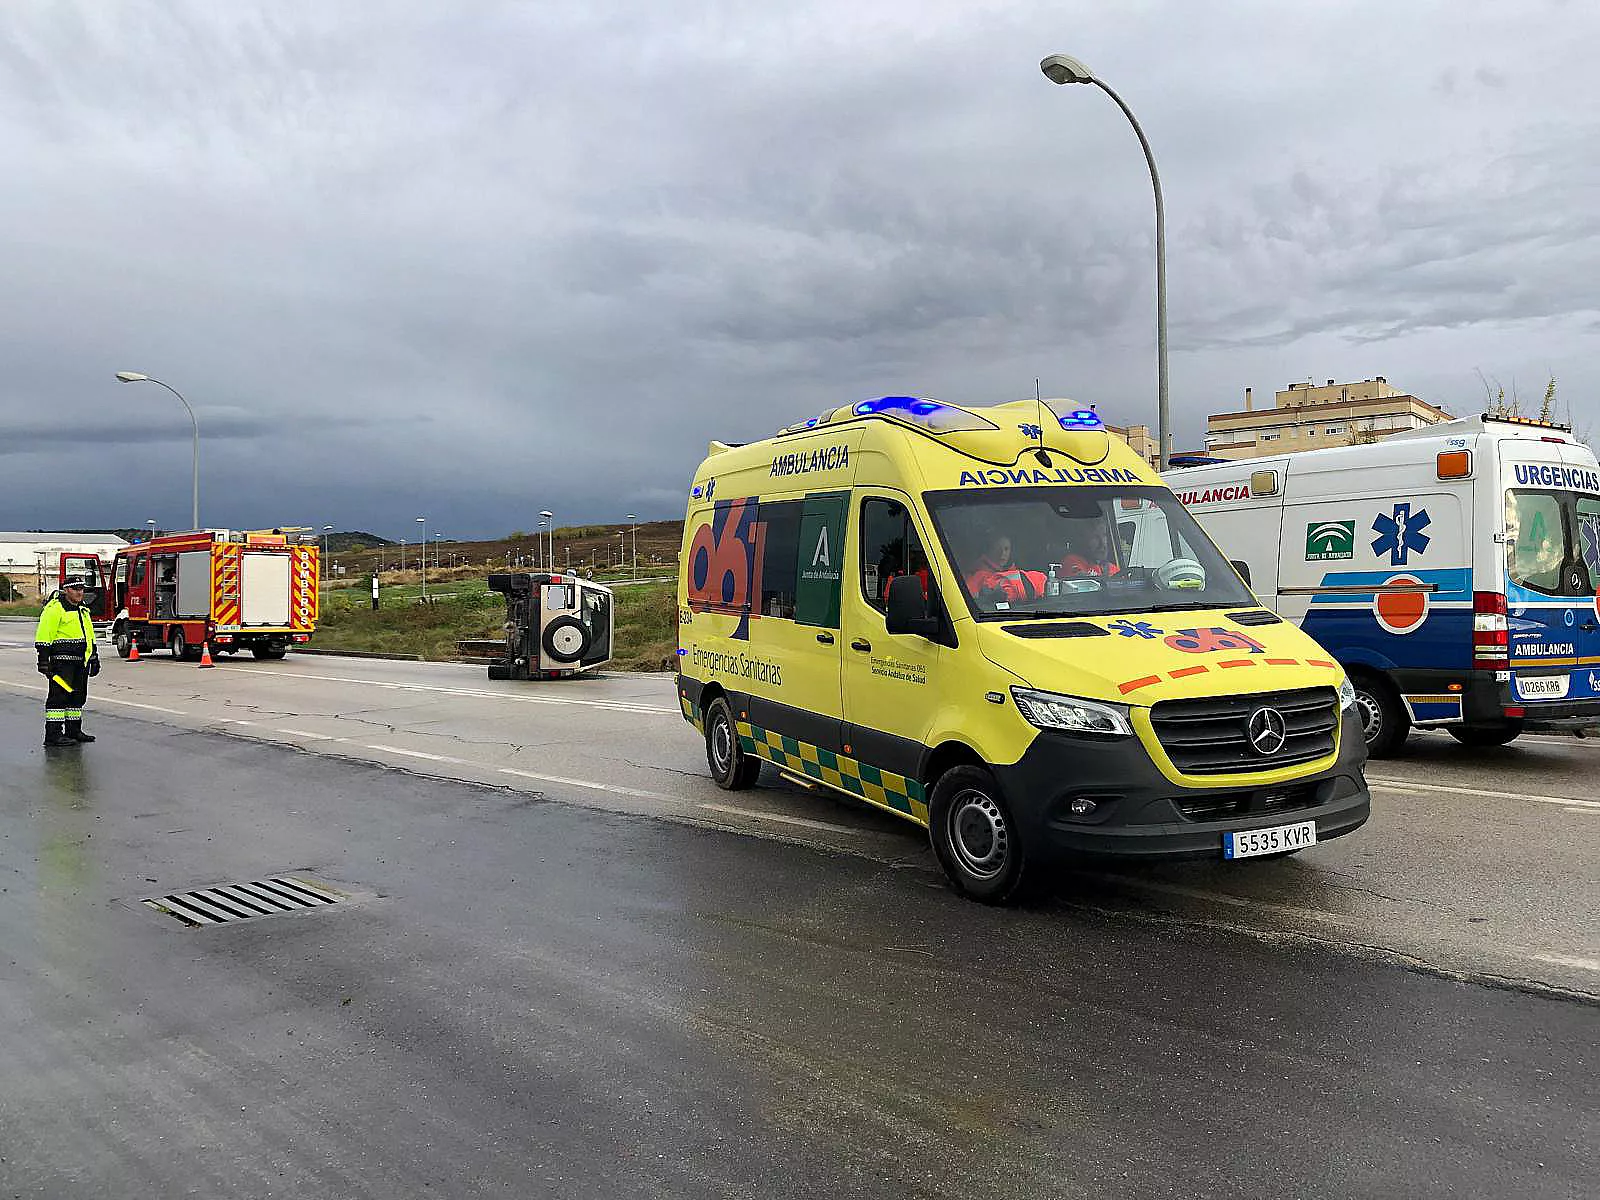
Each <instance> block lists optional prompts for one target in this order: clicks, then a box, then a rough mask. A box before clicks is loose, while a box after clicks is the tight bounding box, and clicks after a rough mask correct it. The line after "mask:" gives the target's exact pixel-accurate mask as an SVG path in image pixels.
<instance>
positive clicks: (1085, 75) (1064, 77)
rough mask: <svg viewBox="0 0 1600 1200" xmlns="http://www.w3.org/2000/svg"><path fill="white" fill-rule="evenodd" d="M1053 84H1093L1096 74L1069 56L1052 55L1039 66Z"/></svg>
mask: <svg viewBox="0 0 1600 1200" xmlns="http://www.w3.org/2000/svg"><path fill="white" fill-rule="evenodd" d="M1039 69H1040V70H1041V71H1043V72H1044V75H1045V78H1046V79H1048V80H1049V81H1050V82H1051V83H1093V82H1094V72H1093V71H1091V70H1089V68H1088V67H1086V66H1084V65H1083V64H1082V63H1081V62H1079V61H1078V60H1077V59H1075V58H1073V57H1072V56H1070V55H1067V54H1052V55H1051V56H1050V57H1049V58H1047V59H1045V60H1044V61H1043V62H1041V63H1040V64H1039Z"/></svg>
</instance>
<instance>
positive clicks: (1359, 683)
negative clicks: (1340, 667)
mask: <svg viewBox="0 0 1600 1200" xmlns="http://www.w3.org/2000/svg"><path fill="white" fill-rule="evenodd" d="M1350 682H1351V684H1353V685H1354V686H1355V689H1356V712H1357V714H1358V715H1359V716H1360V717H1361V732H1362V734H1363V735H1364V736H1365V737H1366V740H1367V757H1368V758H1385V757H1387V756H1389V755H1391V754H1393V753H1395V752H1396V751H1397V750H1399V748H1400V747H1401V746H1402V745H1403V744H1404V743H1405V740H1406V735H1407V734H1408V733H1410V732H1411V718H1410V717H1409V716H1407V715H1406V710H1405V706H1404V705H1402V704H1401V703H1400V697H1398V696H1396V695H1395V694H1394V689H1393V688H1391V687H1390V686H1389V685H1388V684H1387V683H1386V682H1384V681H1383V680H1382V679H1380V678H1378V677H1377V676H1375V675H1367V674H1360V675H1352V676H1350Z"/></svg>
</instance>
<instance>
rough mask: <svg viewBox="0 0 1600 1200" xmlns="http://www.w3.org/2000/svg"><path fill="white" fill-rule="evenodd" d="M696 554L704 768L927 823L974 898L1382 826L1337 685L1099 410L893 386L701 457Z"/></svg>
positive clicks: (1334, 668)
mask: <svg viewBox="0 0 1600 1200" xmlns="http://www.w3.org/2000/svg"><path fill="white" fill-rule="evenodd" d="M681 562H682V570H681V575H680V579H679V584H678V602H679V603H678V609H679V616H678V620H679V627H680V628H679V646H680V649H679V650H678V655H679V659H678V664H679V673H678V692H679V698H680V702H681V705H682V708H683V715H684V717H685V719H686V720H688V721H689V722H690V723H692V724H693V725H694V726H695V728H696V729H697V730H699V731H700V732H701V733H702V734H703V735H704V737H705V742H706V759H707V762H708V764H709V766H710V769H711V774H712V776H713V778H714V779H715V780H716V782H717V783H718V784H719V785H720V786H722V787H724V788H729V789H737V788H745V787H750V786H751V785H753V784H754V783H755V781H756V778H757V775H758V773H759V771H760V767H761V764H762V763H763V762H765V763H768V764H771V766H772V767H774V768H776V769H777V770H778V771H779V772H780V773H782V774H783V775H786V776H788V777H790V778H792V779H794V780H796V781H798V782H800V783H803V784H806V785H809V786H817V785H820V786H824V787H828V788H831V789H833V790H834V791H837V792H841V793H844V794H846V795H849V796H853V797H856V798H857V799H860V800H864V801H866V802H867V803H868V804H872V805H876V806H877V807H879V808H882V809H885V810H887V811H889V812H892V813H895V814H897V815H899V816H902V817H905V818H907V819H908V820H911V821H914V822H916V823H917V824H919V825H923V826H926V827H927V829H928V831H929V836H930V839H931V841H932V843H933V850H934V853H935V854H936V856H937V857H938V860H939V863H940V865H941V866H942V867H943V869H944V871H945V873H946V875H947V876H948V877H949V879H950V881H951V883H952V884H953V885H954V886H955V887H956V889H957V890H959V891H960V892H962V893H964V894H965V895H967V896H970V897H972V898H974V899H977V900H982V901H987V902H991V903H1000V902H1004V901H1007V900H1010V899H1013V898H1016V897H1018V896H1020V895H1021V894H1022V893H1023V892H1024V890H1025V889H1026V888H1028V887H1029V886H1030V885H1032V884H1033V883H1036V882H1038V881H1039V880H1040V878H1041V877H1044V876H1047V874H1048V871H1049V869H1050V868H1051V866H1052V864H1055V863H1057V862H1059V861H1061V860H1063V859H1068V858H1075V857H1091V858H1098V859H1101V860H1102V861H1104V860H1106V859H1120V860H1129V859H1147V860H1148V859H1160V860H1173V859H1182V858H1206V857H1211V858H1250V857H1267V856H1279V855H1284V854H1292V853H1295V852H1296V851H1298V850H1301V849H1304V848H1305V847H1307V846H1311V845H1315V844H1316V843H1317V842H1319V841H1326V840H1327V839H1329V838H1333V837H1338V836H1340V835H1341V834H1346V833H1349V832H1351V831H1352V830H1354V829H1356V828H1357V827H1358V826H1360V825H1361V824H1362V823H1363V822H1364V821H1365V820H1366V819H1367V814H1368V807H1369V804H1370V797H1369V795H1368V791H1367V785H1366V780H1365V778H1364V775H1363V769H1364V765H1365V748H1364V742H1363V739H1362V736H1361V723H1360V719H1359V717H1358V716H1356V715H1355V712H1354V700H1355V697H1354V693H1353V691H1352V689H1351V686H1350V683H1349V681H1348V680H1347V679H1346V677H1345V674H1344V671H1343V670H1342V669H1341V668H1340V667H1339V666H1338V664H1337V663H1335V662H1333V661H1332V660H1331V659H1330V658H1329V657H1328V656H1327V654H1326V653H1325V652H1324V651H1323V650H1322V649H1321V648H1319V647H1318V646H1317V644H1316V643H1315V642H1314V641H1312V640H1311V639H1310V638H1309V637H1307V636H1306V635H1305V634H1304V633H1302V632H1301V631H1300V630H1299V629H1298V628H1297V627H1295V626H1294V625H1293V624H1290V623H1288V622H1286V621H1283V620H1282V619H1280V618H1279V617H1278V616H1277V615H1276V614H1274V613H1271V612H1269V611H1267V610H1266V609H1264V608H1262V607H1261V605H1260V603H1259V601H1257V600H1256V598H1255V597H1254V596H1253V595H1251V593H1250V589H1249V588H1248V587H1247V586H1246V585H1245V584H1244V583H1243V581H1242V580H1241V579H1240V577H1239V574H1238V572H1237V571H1236V570H1235V569H1234V568H1233V567H1232V566H1231V565H1230V564H1229V562H1228V561H1227V560H1226V559H1225V558H1223V556H1222V555H1221V554H1220V553H1219V552H1218V550H1217V549H1216V547H1215V546H1214V545H1213V544H1212V543H1211V541H1210V539H1209V538H1207V537H1206V535H1205V533H1204V532H1202V530H1201V529H1200V527H1199V526H1198V525H1197V524H1196V523H1195V521H1194V519H1193V518H1192V517H1191V516H1190V515H1189V514H1188V512H1187V511H1186V510H1185V509H1184V507H1183V505H1182V504H1180V503H1179V502H1178V501H1177V499H1176V498H1175V497H1174V496H1173V494H1172V492H1171V491H1170V490H1169V489H1168V488H1167V487H1166V485H1164V484H1163V483H1162V482H1161V479H1160V477H1159V476H1157V475H1156V474H1155V473H1154V472H1153V471H1152V470H1151V469H1150V467H1149V466H1148V465H1147V464H1146V463H1145V462H1144V461H1143V460H1142V459H1140V458H1139V457H1138V456H1137V455H1135V454H1134V453H1133V452H1132V451H1131V450H1130V449H1129V448H1128V447H1127V446H1126V445H1125V444H1124V443H1123V442H1122V441H1121V440H1120V439H1118V438H1116V437H1113V436H1112V435H1111V434H1110V433H1109V432H1108V431H1107V430H1106V428H1105V425H1104V424H1103V422H1102V421H1101V419H1100V417H1099V416H1098V415H1097V414H1096V413H1095V412H1094V411H1093V410H1092V409H1084V408H1076V407H1073V406H1071V405H1070V404H1068V403H1063V402H1060V401H1039V400H1026V401H1019V402H1017V403H1013V404H1003V405H999V406H995V407H988V408H963V407H959V406H957V405H953V404H945V403H941V402H939V401H936V400H930V399H926V398H923V397H915V396H884V397H880V398H878V399H875V400H865V401H862V402H861V403H858V404H853V405H846V406H844V407H841V408H836V409H833V410H831V411H829V412H825V413H823V414H822V415H821V416H818V417H815V418H813V419H811V420H808V421H805V422H803V423H801V424H798V425H795V426H792V427H790V428H788V429H785V430H783V431H782V432H781V433H779V434H778V435H777V436H775V437H772V438H769V439H767V440H766V441H762V442H756V443H753V444H750V445H742V446H734V445H725V444H722V443H716V442H714V443H712V445H711V451H710V454H709V456H708V457H707V458H706V460H705V461H704V462H703V463H701V464H700V468H699V470H698V471H697V472H696V473H695V477H694V481H693V485H692V488H691V490H690V496H689V505H688V513H687V519H686V520H685V523H684V542H683V553H682V558H681Z"/></svg>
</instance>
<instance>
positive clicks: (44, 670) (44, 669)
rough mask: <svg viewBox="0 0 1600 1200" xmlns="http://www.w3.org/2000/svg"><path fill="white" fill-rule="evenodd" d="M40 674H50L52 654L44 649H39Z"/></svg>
mask: <svg viewBox="0 0 1600 1200" xmlns="http://www.w3.org/2000/svg"><path fill="white" fill-rule="evenodd" d="M39 674H41V675H49V674H50V655H49V654H47V653H45V652H44V651H43V650H41V651H39Z"/></svg>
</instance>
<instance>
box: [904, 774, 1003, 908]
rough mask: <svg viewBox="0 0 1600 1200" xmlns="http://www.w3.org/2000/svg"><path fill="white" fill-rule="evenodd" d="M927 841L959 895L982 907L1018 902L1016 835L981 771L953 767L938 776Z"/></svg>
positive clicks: (993, 787)
mask: <svg viewBox="0 0 1600 1200" xmlns="http://www.w3.org/2000/svg"><path fill="white" fill-rule="evenodd" d="M928 838H929V840H930V841H931V842H932V843H933V853H934V856H935V857H936V858H938V860H939V865H940V866H941V867H942V868H944V873H945V877H946V878H947V879H949V880H950V882H951V884H952V885H953V886H954V887H955V889H956V890H957V891H958V892H960V893H961V894H962V895H963V896H966V897H967V898H969V899H972V900H977V901H979V902H980V903H982V904H1008V903H1011V902H1013V901H1016V900H1019V899H1021V898H1022V896H1023V882H1024V879H1023V877H1024V873H1025V868H1026V865H1027V859H1026V855H1025V853H1024V848H1023V845H1022V839H1021V836H1020V831H1019V830H1018V828H1017V823H1016V821H1015V819H1014V818H1013V817H1012V815H1011V810H1010V808H1009V807H1008V806H1007V805H1006V802H1005V797H1003V796H1002V795H1001V794H1000V788H999V785H998V784H996V783H995V779H994V776H993V775H991V774H990V773H989V771H988V770H987V769H986V768H984V767H976V766H965V767H955V768H952V769H951V770H949V771H946V772H945V773H944V774H943V775H942V776H940V778H939V782H938V783H937V784H936V785H935V786H934V789H933V795H932V797H930V798H929V801H928Z"/></svg>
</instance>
